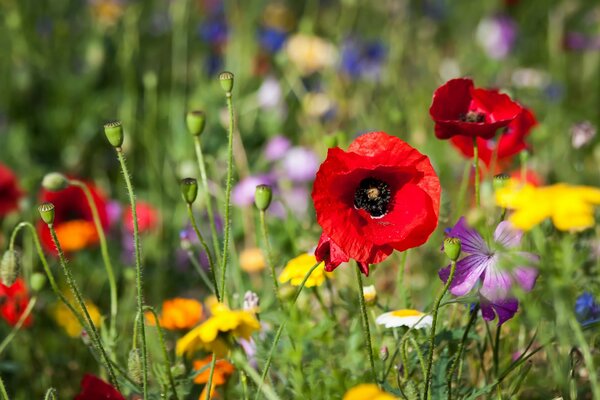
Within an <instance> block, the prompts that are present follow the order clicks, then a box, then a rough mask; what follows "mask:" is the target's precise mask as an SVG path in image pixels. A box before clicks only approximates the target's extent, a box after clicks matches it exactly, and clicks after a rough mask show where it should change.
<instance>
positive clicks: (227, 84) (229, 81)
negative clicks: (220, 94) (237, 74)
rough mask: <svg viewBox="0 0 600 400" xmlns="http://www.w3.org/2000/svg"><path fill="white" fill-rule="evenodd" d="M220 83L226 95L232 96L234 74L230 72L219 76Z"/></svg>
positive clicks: (224, 72)
mask: <svg viewBox="0 0 600 400" xmlns="http://www.w3.org/2000/svg"><path fill="white" fill-rule="evenodd" d="M219 82H220V83H221V87H222V88H223V90H224V91H225V93H226V94H229V95H231V91H232V90H233V74H232V73H231V72H229V71H223V72H221V73H220V74H219Z"/></svg>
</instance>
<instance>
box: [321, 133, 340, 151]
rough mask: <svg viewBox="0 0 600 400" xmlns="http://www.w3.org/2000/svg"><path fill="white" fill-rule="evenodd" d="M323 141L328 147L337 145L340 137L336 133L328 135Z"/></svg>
mask: <svg viewBox="0 0 600 400" xmlns="http://www.w3.org/2000/svg"><path fill="white" fill-rule="evenodd" d="M323 142H324V143H325V146H327V148H328V149H330V148H332V147H337V145H338V137H337V136H336V135H326V136H325V137H324V138H323Z"/></svg>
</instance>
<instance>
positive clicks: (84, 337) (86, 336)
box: [81, 329, 92, 346]
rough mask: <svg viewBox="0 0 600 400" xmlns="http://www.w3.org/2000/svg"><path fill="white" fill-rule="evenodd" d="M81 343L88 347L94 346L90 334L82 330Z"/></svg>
mask: <svg viewBox="0 0 600 400" xmlns="http://www.w3.org/2000/svg"><path fill="white" fill-rule="evenodd" d="M81 341H82V342H83V344H85V345H86V346H90V345H91V344H92V339H91V338H90V334H89V333H88V331H86V330H85V329H82V330H81Z"/></svg>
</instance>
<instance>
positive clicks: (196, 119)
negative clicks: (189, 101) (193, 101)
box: [185, 110, 206, 136]
mask: <svg viewBox="0 0 600 400" xmlns="http://www.w3.org/2000/svg"><path fill="white" fill-rule="evenodd" d="M185 123H186V125H187V128H188V132H189V133H190V134H191V135H192V136H200V135H201V134H202V132H203V131H204V126H205V125H206V114H204V111H198V110H195V111H189V112H188V113H187V115H186V116H185Z"/></svg>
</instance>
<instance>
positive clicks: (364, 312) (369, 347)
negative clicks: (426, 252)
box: [356, 265, 377, 381]
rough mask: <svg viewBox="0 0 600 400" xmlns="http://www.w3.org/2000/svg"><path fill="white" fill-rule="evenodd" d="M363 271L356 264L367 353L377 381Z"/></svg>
mask: <svg viewBox="0 0 600 400" xmlns="http://www.w3.org/2000/svg"><path fill="white" fill-rule="evenodd" d="M361 274H362V272H361V271H360V268H359V267H358V265H357V266H356V284H357V285H358V288H357V289H358V301H359V303H360V315H361V320H362V326H363V333H364V335H365V340H366V341H367V355H368V356H369V364H371V374H373V379H374V380H375V381H377V371H376V370H375V360H374V359H373V343H372V342H371V330H370V329H369V317H368V316H367V306H366V304H365V295H364V293H363V281H362V275H361Z"/></svg>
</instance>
